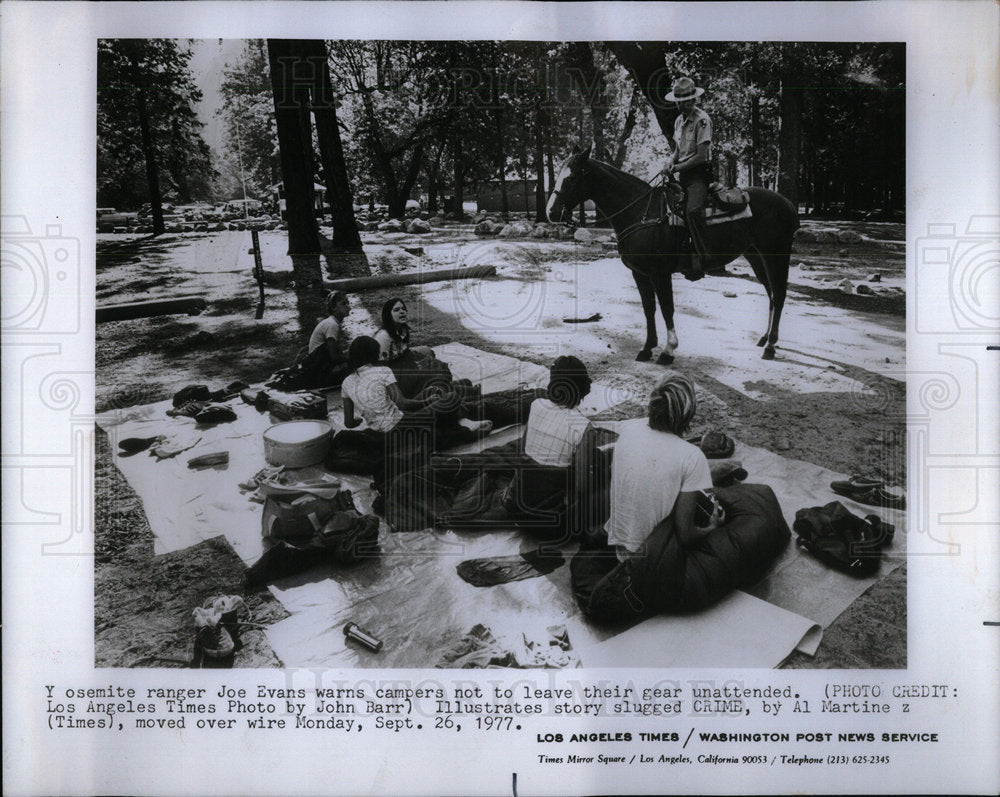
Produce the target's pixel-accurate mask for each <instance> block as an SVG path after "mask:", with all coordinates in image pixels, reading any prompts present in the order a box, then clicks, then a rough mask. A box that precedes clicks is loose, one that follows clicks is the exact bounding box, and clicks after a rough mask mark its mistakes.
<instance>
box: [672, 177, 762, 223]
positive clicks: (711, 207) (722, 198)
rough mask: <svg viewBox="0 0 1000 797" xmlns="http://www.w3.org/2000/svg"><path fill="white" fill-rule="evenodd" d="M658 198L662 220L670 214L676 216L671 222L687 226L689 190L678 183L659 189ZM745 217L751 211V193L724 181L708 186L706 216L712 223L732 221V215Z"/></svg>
mask: <svg viewBox="0 0 1000 797" xmlns="http://www.w3.org/2000/svg"><path fill="white" fill-rule="evenodd" d="M655 196H656V199H657V200H658V202H659V207H660V208H661V211H662V212H661V216H660V218H661V220H662V221H666V220H668V217H669V216H671V215H672V216H673V217H676V218H673V219H669V223H671V224H680V225H681V226H687V225H686V223H685V221H684V219H685V206H686V205H687V191H685V190H684V189H683V188H682V187H681V186H679V185H677V184H676V183H675V184H673V185H672V186H671V187H664V188H662V189H657V191H656V192H655ZM737 214H742V215H739V216H738V218H743V216H749V215H751V213H750V195H749V194H748V193H747V191H746V189H743V188H727V187H726V186H724V185H722V183H711V184H709V186H708V207H707V208H705V216H706V218H707V221H708V222H709V223H710V224H711V223H713V222H715V223H718V222H722V221H732V218H730V217H737Z"/></svg>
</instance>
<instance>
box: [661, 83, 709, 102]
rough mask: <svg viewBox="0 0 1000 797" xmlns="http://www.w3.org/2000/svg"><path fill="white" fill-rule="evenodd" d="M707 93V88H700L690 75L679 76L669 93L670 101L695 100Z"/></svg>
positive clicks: (668, 98)
mask: <svg viewBox="0 0 1000 797" xmlns="http://www.w3.org/2000/svg"><path fill="white" fill-rule="evenodd" d="M704 93H705V89H700V88H698V87H697V86H696V85H695V84H694V81H693V80H691V78H689V77H679V78H677V80H675V81H674V88H673V90H672V91H671V92H670V93H669V94H668V95H667V101H668V102H684V100H693V99H696V98H697V97H700V96H701V95H702V94H704Z"/></svg>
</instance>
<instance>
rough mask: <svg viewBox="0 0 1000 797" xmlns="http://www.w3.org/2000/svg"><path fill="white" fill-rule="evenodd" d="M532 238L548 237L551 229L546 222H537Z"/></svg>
mask: <svg viewBox="0 0 1000 797" xmlns="http://www.w3.org/2000/svg"><path fill="white" fill-rule="evenodd" d="M531 237H532V238H548V237H549V230H548V228H547V227H546V226H545V225H544V224H536V225H535V229H533V230H532V231H531Z"/></svg>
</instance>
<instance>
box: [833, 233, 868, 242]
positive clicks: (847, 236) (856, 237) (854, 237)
mask: <svg viewBox="0 0 1000 797" xmlns="http://www.w3.org/2000/svg"><path fill="white" fill-rule="evenodd" d="M837 240H838V241H840V242H841V243H842V244H859V243H861V241H862V238H861V234H860V233H858V232H855V231H854V230H841V231H840V232H838V233H837Z"/></svg>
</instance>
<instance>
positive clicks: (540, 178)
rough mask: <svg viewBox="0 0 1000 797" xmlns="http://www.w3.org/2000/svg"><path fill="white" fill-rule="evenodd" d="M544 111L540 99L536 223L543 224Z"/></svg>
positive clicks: (537, 136) (536, 136) (536, 117)
mask: <svg viewBox="0 0 1000 797" xmlns="http://www.w3.org/2000/svg"><path fill="white" fill-rule="evenodd" d="M543 117H544V113H543V111H542V103H541V100H540V99H539V102H538V104H537V105H536V106H535V153H534V154H535V223H536V224H541V223H543V222H544V221H545V220H546V219H545V151H544V148H543V146H542V131H543V129H544V119H543Z"/></svg>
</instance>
